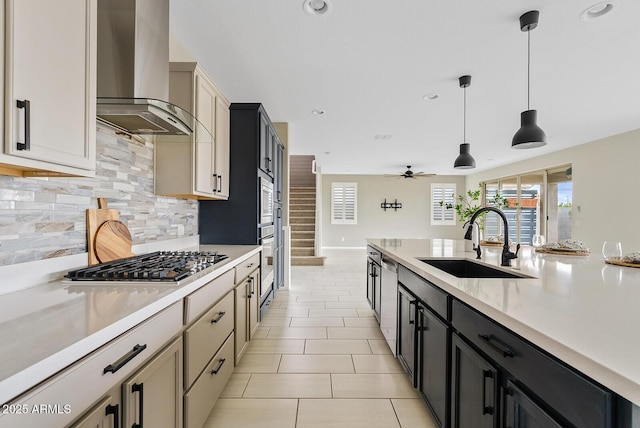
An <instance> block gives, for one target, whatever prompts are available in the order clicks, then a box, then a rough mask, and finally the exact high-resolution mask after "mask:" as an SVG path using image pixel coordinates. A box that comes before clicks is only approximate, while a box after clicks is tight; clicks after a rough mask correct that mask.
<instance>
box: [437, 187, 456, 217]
mask: <svg viewBox="0 0 640 428" xmlns="http://www.w3.org/2000/svg"><path fill="white" fill-rule="evenodd" d="M455 205H456V185H455V183H431V225H432V226H455V225H456V210H455V209H454V208H453V207H454V206H455Z"/></svg>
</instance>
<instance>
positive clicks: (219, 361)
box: [211, 358, 227, 375]
mask: <svg viewBox="0 0 640 428" xmlns="http://www.w3.org/2000/svg"><path fill="white" fill-rule="evenodd" d="M225 361H227V359H226V358H220V360H218V366H217V367H216V368H215V369H213V370H211V374H212V375H216V374H218V372H219V371H220V369H221V368H222V366H223V365H224V362H225Z"/></svg>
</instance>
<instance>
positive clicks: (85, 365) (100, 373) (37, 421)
mask: <svg viewBox="0 0 640 428" xmlns="http://www.w3.org/2000/svg"><path fill="white" fill-rule="evenodd" d="M181 329H182V303H181V302H178V303H175V304H173V305H172V306H170V307H169V308H167V309H165V310H164V311H162V312H160V313H159V314H157V315H155V316H153V317H152V318H150V319H148V320H147V321H144V322H143V323H141V324H140V325H138V326H137V327H134V328H133V329H132V330H129V331H128V332H127V333H125V334H123V335H121V336H119V337H117V338H116V339H114V340H113V341H111V342H109V343H108V344H106V345H104V346H103V347H101V348H99V349H98V350H96V351H94V352H93V353H91V354H89V355H88V356H86V357H85V358H83V359H81V360H79V361H78V362H77V363H75V364H74V365H72V366H70V367H69V368H67V369H65V370H63V371H62V372H60V373H59V374H57V375H56V376H54V377H53V378H51V379H50V380H49V381H47V382H46V383H44V384H43V385H42V386H40V387H38V388H36V389H35V390H34V391H32V392H30V393H27V394H25V395H23V396H21V397H19V398H17V399H16V400H14V401H13V403H15V404H16V405H18V404H19V405H21V406H22V405H26V406H28V408H29V409H30V411H29V414H28V415H25V414H6V415H2V416H0V426H13V427H17V426H19V427H22V428H30V427H43V426H65V425H66V424H68V423H70V422H71V421H72V420H74V419H77V418H78V417H79V416H80V415H82V413H83V412H84V411H85V410H86V409H88V408H89V406H91V405H92V404H93V403H94V402H95V401H96V400H98V399H99V398H100V397H102V396H103V395H104V394H105V393H106V392H107V391H109V390H110V389H111V388H113V387H114V386H115V385H119V384H120V383H122V381H123V380H124V379H126V378H127V377H129V376H130V375H131V373H133V372H134V370H135V369H136V368H138V367H139V366H140V365H141V364H142V363H143V362H145V360H148V359H149V358H150V357H152V356H153V355H154V354H155V353H156V352H157V351H158V350H160V348H162V347H163V346H164V345H165V344H166V343H167V342H168V341H169V340H170V339H171V338H173V337H175V336H176V335H177V334H178V333H179V332H180V330H181ZM138 345H146V348H144V349H143V350H141V351H140V352H138V351H134V350H135V349H136V347H137V346H138ZM128 357H131V358H130V359H127V358H128ZM109 366H112V367H113V366H115V367H114V370H115V372H110V371H107V372H105V369H107V367H109ZM118 366H120V368H119V369H117V370H116V369H115V368H117V367H118ZM73 391H75V393H72V392H73ZM34 405H37V406H40V405H51V406H56V405H57V406H58V408H59V411H55V412H53V411H45V412H43V413H34V412H33V411H31V409H32V408H33V406H34ZM65 406H67V407H65ZM66 409H68V410H69V411H68V412H66ZM52 412H53V413H52Z"/></svg>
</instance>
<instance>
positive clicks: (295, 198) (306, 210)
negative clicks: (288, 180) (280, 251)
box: [289, 187, 325, 266]
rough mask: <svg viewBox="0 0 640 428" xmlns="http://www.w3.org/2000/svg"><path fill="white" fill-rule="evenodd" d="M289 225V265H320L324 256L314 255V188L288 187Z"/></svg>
mask: <svg viewBox="0 0 640 428" xmlns="http://www.w3.org/2000/svg"><path fill="white" fill-rule="evenodd" d="M289 225H290V226H291V265H292V266H322V265H324V259H325V258H324V257H320V256H316V253H315V244H316V240H315V234H316V188H315V187H291V188H290V189H289Z"/></svg>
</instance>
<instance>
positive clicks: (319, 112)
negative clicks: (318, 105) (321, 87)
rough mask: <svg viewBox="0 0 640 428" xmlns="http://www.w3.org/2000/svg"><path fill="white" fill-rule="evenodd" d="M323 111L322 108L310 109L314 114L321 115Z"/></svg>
mask: <svg viewBox="0 0 640 428" xmlns="http://www.w3.org/2000/svg"><path fill="white" fill-rule="evenodd" d="M325 113H326V112H325V111H324V110H311V114H315V115H316V116H322V115H323V114H325Z"/></svg>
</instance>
